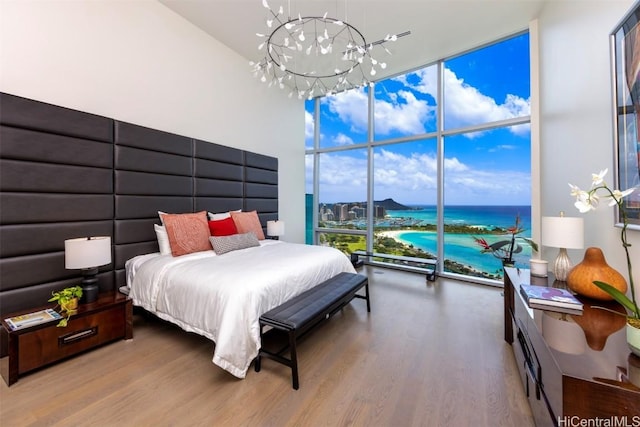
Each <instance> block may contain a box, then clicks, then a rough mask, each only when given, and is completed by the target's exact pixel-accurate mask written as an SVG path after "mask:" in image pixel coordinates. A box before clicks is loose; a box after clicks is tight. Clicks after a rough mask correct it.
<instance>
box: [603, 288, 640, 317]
mask: <svg viewBox="0 0 640 427" xmlns="http://www.w3.org/2000/svg"><path fill="white" fill-rule="evenodd" d="M593 284H594V285H596V286H597V287H599V288H600V289H602V290H603V291H605V292H606V293H608V294H609V295H611V296H612V297H613V299H614V300H616V301H618V302H619V303H620V304H622V305H623V306H624V307H625V308H626V309H627V310H629V311H630V312H632V313H634V314H635V316H636V317H640V313H638V312H636V308H635V306H634V305H633V301H631V300H630V299H629V298H628V297H627V296H626V295H625V294H623V293H622V292H620V291H619V290H617V289H616V288H614V287H613V286H611V285H610V284H608V283H604V282H600V281H599V280H596V281H594V282H593Z"/></svg>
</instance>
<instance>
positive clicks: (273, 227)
mask: <svg viewBox="0 0 640 427" xmlns="http://www.w3.org/2000/svg"><path fill="white" fill-rule="evenodd" d="M267 236H271V237H273V238H274V239H275V240H278V239H279V238H280V236H284V221H267Z"/></svg>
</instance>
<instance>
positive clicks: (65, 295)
mask: <svg viewBox="0 0 640 427" xmlns="http://www.w3.org/2000/svg"><path fill="white" fill-rule="evenodd" d="M51 294H52V295H53V296H52V297H51V298H49V302H54V301H56V302H57V303H58V306H60V314H62V315H63V316H66V317H64V318H63V319H62V320H60V322H59V323H58V327H59V328H64V327H65V326H67V323H68V322H69V318H71V315H73V314H75V313H76V311H77V309H78V301H79V300H80V298H82V287H81V286H71V287H68V288H64V289H63V290H61V291H55V292H52V293H51Z"/></svg>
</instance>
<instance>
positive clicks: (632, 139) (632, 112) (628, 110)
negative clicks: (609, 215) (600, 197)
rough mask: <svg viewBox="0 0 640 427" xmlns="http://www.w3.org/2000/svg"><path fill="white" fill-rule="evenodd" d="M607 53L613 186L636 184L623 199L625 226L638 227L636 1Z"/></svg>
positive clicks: (639, 16) (639, 54)
mask: <svg viewBox="0 0 640 427" xmlns="http://www.w3.org/2000/svg"><path fill="white" fill-rule="evenodd" d="M611 57H612V76H613V79H612V80H613V124H614V128H613V129H614V132H613V133H614V150H615V153H614V159H615V179H616V182H615V188H617V189H620V190H626V189H629V188H632V187H636V188H637V190H636V191H634V192H633V193H632V194H631V195H629V196H627V197H625V199H624V203H625V211H626V212H627V217H628V224H629V228H634V229H637V230H640V2H636V3H634V5H633V7H632V8H631V10H630V11H629V12H628V13H627V15H626V16H625V17H624V18H623V19H622V21H621V22H620V24H619V25H618V26H617V27H616V28H615V29H614V30H613V32H612V33H611ZM621 223H622V218H621V213H620V212H619V210H617V211H616V224H618V225H621Z"/></svg>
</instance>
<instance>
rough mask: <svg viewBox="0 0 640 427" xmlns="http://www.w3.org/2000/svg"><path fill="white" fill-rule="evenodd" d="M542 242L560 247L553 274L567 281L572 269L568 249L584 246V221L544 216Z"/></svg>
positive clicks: (545, 244) (561, 214)
mask: <svg viewBox="0 0 640 427" xmlns="http://www.w3.org/2000/svg"><path fill="white" fill-rule="evenodd" d="M542 244H543V245H544V246H549V247H552V248H559V249H560V250H559V251H558V257H557V258H556V260H555V261H554V263H553V274H554V275H555V276H556V279H557V280H561V281H563V282H564V281H566V280H567V276H568V275H569V271H571V260H570V259H569V256H568V255H567V249H582V248H583V247H584V221H583V220H582V218H572V217H566V216H564V213H563V212H560V216H545V217H542Z"/></svg>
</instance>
